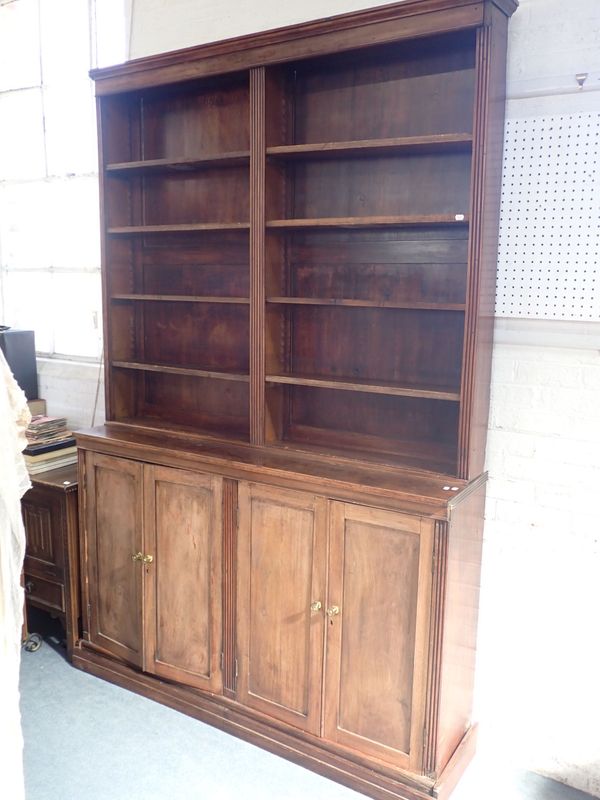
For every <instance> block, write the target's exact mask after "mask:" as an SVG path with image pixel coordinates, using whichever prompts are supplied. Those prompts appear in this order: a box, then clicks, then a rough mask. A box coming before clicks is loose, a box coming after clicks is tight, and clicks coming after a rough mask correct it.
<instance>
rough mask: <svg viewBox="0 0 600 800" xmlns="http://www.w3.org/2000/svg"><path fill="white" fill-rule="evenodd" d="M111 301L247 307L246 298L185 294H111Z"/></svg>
mask: <svg viewBox="0 0 600 800" xmlns="http://www.w3.org/2000/svg"><path fill="white" fill-rule="evenodd" d="M110 299H111V300H117V301H119V300H128V301H130V300H132V301H134V302H138V301H141V302H143V301H157V302H167V303H227V304H241V305H249V303H250V299H249V298H248V297H207V296H204V295H185V294H113V295H112V296H111V298H110Z"/></svg>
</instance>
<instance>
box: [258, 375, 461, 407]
mask: <svg viewBox="0 0 600 800" xmlns="http://www.w3.org/2000/svg"><path fill="white" fill-rule="evenodd" d="M265 381H266V382H267V383H281V384H288V385H291V386H312V387H315V388H317V389H339V390H342V391H346V392H366V393H368V394H385V395H394V396H397V397H421V398H427V399H429V400H451V401H454V402H456V401H458V400H460V392H459V391H458V389H453V388H450V387H446V388H440V387H436V386H408V385H401V384H398V383H391V382H383V381H380V382H375V381H367V380H360V379H356V378H352V379H350V378H321V377H318V376H316V375H266V376H265Z"/></svg>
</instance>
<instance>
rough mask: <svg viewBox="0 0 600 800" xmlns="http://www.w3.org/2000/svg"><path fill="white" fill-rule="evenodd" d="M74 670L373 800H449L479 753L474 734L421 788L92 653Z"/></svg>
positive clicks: (82, 653)
mask: <svg viewBox="0 0 600 800" xmlns="http://www.w3.org/2000/svg"><path fill="white" fill-rule="evenodd" d="M72 663H73V666H74V667H76V668H77V669H80V670H83V671H84V672H87V673H89V674H90V675H94V676H96V677H98V678H103V679H104V680H106V681H109V682H110V683H114V684H116V685H117V686H121V687H122V688H124V689H128V690H130V691H133V692H136V693H137V694H140V695H143V696H144V697H147V698H149V699H151V700H154V701H156V702H158V703H162V704H163V705H165V706H169V707H170V708H174V709H175V710H177V711H181V712H182V713H184V714H187V715H188V716H191V717H194V718H196V719H198V720H200V721H202V722H205V723H207V724H208V725H212V726H214V727H215V728H219V729H220V730H223V731H225V732H226V733H230V734H232V735H234V736H237V737H238V738H240V739H243V740H245V741H247V742H250V743H251V744H255V745H257V746H258V747H261V748H263V749H264V750H268V751H269V752H271V753H274V754H275V755H278V756H281V757H282V758H286V759H288V760H290V761H293V762H294V763H296V764H299V765H300V766H302V767H306V768H307V769H310V770H312V771H313V772H316V773H318V774H320V775H323V776H324V777H326V778H330V779H331V780H333V781H337V782H338V783H341V784H343V785H345V786H348V787H350V788H351V789H354V790H355V791H357V792H362V793H363V794H365V795H368V796H369V797H372V798H374V800H432V798H436V800H446V798H447V797H448V795H449V793H450V792H451V791H452V789H453V788H454V786H455V785H456V783H457V782H458V780H459V779H460V777H461V775H462V773H463V772H464V770H465V769H466V767H467V765H468V763H469V761H470V759H471V757H472V755H473V752H474V748H475V738H476V737H475V729H474V728H471V729H469V731H467V733H466V734H465V737H464V738H463V741H462V742H461V744H460V745H459V747H458V748H457V750H456V752H455V754H454V756H453V757H452V758H451V759H450V761H449V763H448V766H447V768H446V770H444V773H443V775H442V776H440V779H439V780H438V781H437V782H436V783H435V785H434V784H433V783H432V782H431V781H430V780H428V779H427V778H425V777H424V778H423V783H422V784H420V785H419V783H418V781H417V779H415V778H414V777H411V776H408V775H407V776H406V777H404V776H401V775H400V776H399V775H398V772H394V774H392V770H390V769H389V768H388V769H386V768H382V769H381V770H377V771H376V770H374V769H373V767H372V766H370V767H369V766H367V765H365V764H362V763H359V762H358V761H355V760H353V759H352V758H350V757H349V756H346V755H343V754H340V753H335V752H332V751H331V750H330V749H328V748H327V749H326V748H325V747H321V746H318V745H315V744H313V743H312V742H310V741H307V740H306V739H304V738H301V734H300V735H298V736H295V735H294V734H293V733H291V732H290V731H289V729H286V730H282V729H281V728H279V727H278V726H277V724H276V723H274V724H269V723H268V722H265V721H264V720H263V719H259V718H257V717H256V716H255V715H253V714H249V713H246V712H245V710H242V709H240V708H238V707H236V706H235V704H234V703H232V702H231V701H229V700H227V699H226V698H222V697H219V698H218V699H217V698H215V697H213V696H211V695H206V694H199V693H197V692H195V691H194V690H192V689H187V688H185V687H181V686H178V685H175V684H170V683H167V682H165V681H163V680H160V679H158V678H155V677H153V676H151V675H147V674H145V673H140V672H138V671H137V670H135V669H133V668H131V667H128V666H127V665H125V664H122V663H120V662H118V661H115V660H113V659H112V658H110V657H107V656H104V655H102V654H100V653H97V652H95V651H93V650H90V649H87V648H76V649H75V651H74V653H73V659H72Z"/></svg>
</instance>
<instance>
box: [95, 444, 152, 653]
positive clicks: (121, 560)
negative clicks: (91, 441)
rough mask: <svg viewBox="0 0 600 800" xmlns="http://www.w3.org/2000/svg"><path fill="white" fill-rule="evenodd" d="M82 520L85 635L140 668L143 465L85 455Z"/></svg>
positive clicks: (124, 460)
mask: <svg viewBox="0 0 600 800" xmlns="http://www.w3.org/2000/svg"><path fill="white" fill-rule="evenodd" d="M85 458H86V460H85V468H86V481H87V490H86V493H85V522H86V537H87V563H88V576H89V601H88V602H89V604H90V609H89V628H90V630H89V634H90V640H91V642H92V643H93V644H96V645H98V646H99V647H101V648H103V649H104V650H106V651H108V652H109V653H112V654H113V655H115V656H117V657H118V658H121V659H123V660H125V661H128V662H129V663H131V664H133V665H135V666H138V667H141V666H142V615H143V608H142V564H141V561H139V560H138V559H136V558H134V557H135V556H136V554H138V553H141V552H142V469H143V468H142V465H141V464H138V463H137V462H135V461H129V460H127V459H122V458H113V457H109V456H104V455H99V454H98V453H91V452H90V453H87V454H86V457H85Z"/></svg>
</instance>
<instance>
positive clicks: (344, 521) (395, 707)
mask: <svg viewBox="0 0 600 800" xmlns="http://www.w3.org/2000/svg"><path fill="white" fill-rule="evenodd" d="M329 530H330V542H329V564H330V568H329V587H328V598H327V610H326V611H327V635H326V636H327V662H326V677H325V692H324V696H325V724H324V736H325V738H327V739H329V740H330V741H334V742H337V743H338V744H341V745H344V746H347V747H351V748H353V749H355V750H359V751H360V752H361V753H364V754H365V755H370V756H373V757H375V758H380V759H383V760H385V761H388V762H390V763H393V764H394V765H396V766H399V767H401V768H404V769H410V770H412V771H416V772H418V771H420V768H421V760H422V748H423V724H424V709H425V683H426V669H427V664H426V654H427V638H428V627H429V599H430V588H431V558H432V541H433V522H431V521H430V520H423V519H420V518H419V517H412V516H408V515H405V514H400V513H396V512H390V511H382V510H379V509H373V508H367V507H362V506H358V505H352V504H349V503H338V502H333V503H332V504H331V512H330V529H329Z"/></svg>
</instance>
